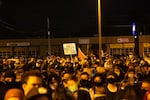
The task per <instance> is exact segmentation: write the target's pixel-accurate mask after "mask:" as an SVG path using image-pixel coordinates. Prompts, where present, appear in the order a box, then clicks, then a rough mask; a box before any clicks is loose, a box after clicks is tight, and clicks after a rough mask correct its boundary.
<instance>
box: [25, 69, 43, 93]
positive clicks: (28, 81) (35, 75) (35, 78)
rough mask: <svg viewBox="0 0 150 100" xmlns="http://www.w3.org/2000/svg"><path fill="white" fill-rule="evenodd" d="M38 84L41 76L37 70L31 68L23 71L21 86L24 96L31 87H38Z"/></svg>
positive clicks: (40, 83) (40, 81)
mask: <svg viewBox="0 0 150 100" xmlns="http://www.w3.org/2000/svg"><path fill="white" fill-rule="evenodd" d="M40 86H42V76H41V73H40V72H39V71H37V70H31V71H27V72H25V73H24V75H23V76H22V88H23V90H24V94H25V96H26V95H27V94H28V92H29V91H30V90H32V89H33V88H38V87H40Z"/></svg>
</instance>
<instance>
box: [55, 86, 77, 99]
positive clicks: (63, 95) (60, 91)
mask: <svg viewBox="0 0 150 100" xmlns="http://www.w3.org/2000/svg"><path fill="white" fill-rule="evenodd" d="M53 100H74V98H73V96H72V95H69V94H68V93H67V92H66V89H65V88H64V87H60V86H59V87H57V89H56V91H55V93H54V95H53Z"/></svg>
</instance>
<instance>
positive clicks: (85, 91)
mask: <svg viewBox="0 0 150 100" xmlns="http://www.w3.org/2000/svg"><path fill="white" fill-rule="evenodd" d="M90 88H91V82H90V77H89V74H88V73H87V72H83V73H81V76H80V82H79V90H78V100H84V99H85V100H91V96H90V92H89V89H90Z"/></svg>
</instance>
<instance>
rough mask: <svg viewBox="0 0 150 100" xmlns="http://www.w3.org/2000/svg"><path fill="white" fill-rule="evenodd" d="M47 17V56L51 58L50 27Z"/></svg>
mask: <svg viewBox="0 0 150 100" xmlns="http://www.w3.org/2000/svg"><path fill="white" fill-rule="evenodd" d="M49 25H50V24H49V17H47V28H48V55H49V56H51V42H50V26H49Z"/></svg>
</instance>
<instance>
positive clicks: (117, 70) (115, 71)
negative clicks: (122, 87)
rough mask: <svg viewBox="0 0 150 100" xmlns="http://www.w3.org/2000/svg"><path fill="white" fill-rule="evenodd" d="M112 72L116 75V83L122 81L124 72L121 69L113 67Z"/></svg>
mask: <svg viewBox="0 0 150 100" xmlns="http://www.w3.org/2000/svg"><path fill="white" fill-rule="evenodd" d="M113 71H114V73H116V75H117V79H116V82H121V81H122V80H123V79H124V72H123V71H122V69H121V68H120V67H118V66H115V67H114V70H113Z"/></svg>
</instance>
